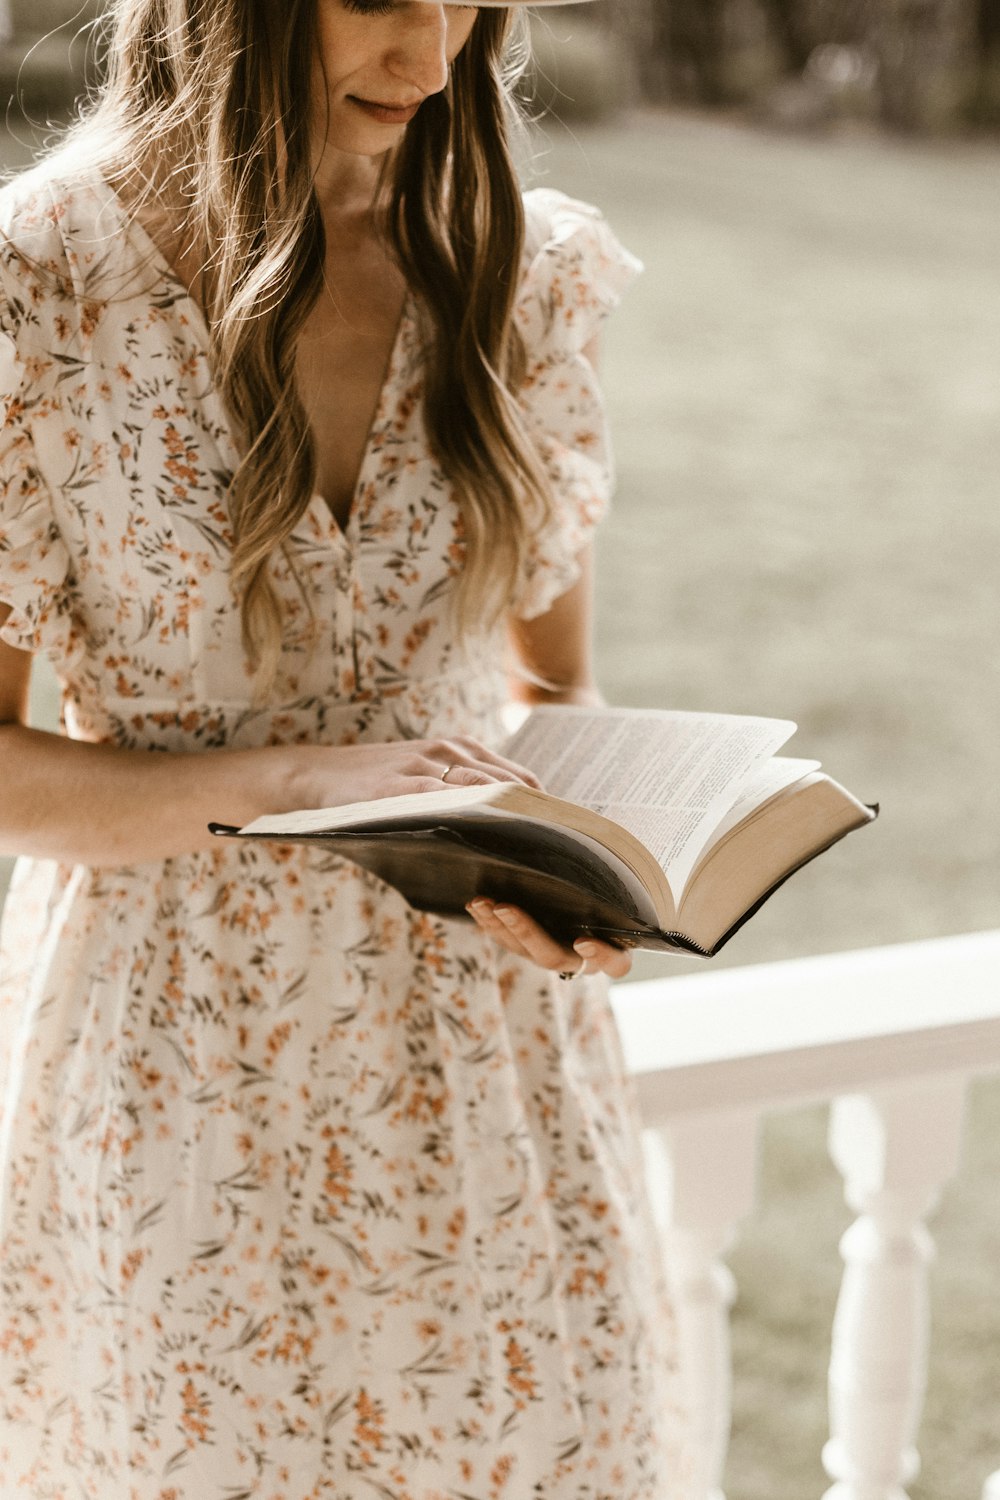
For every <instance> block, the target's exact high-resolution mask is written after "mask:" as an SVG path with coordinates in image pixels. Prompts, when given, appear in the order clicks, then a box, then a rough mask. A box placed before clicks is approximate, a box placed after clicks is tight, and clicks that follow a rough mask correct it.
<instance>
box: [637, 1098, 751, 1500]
mask: <svg viewBox="0 0 1000 1500" xmlns="http://www.w3.org/2000/svg"><path fill="white" fill-rule="evenodd" d="M756 1124H757V1122H756V1116H755V1115H753V1114H745V1113H741V1114H739V1115H725V1116H719V1115H714V1116H710V1117H697V1116H696V1117H690V1118H686V1119H683V1120H678V1121H675V1122H674V1123H672V1124H671V1125H669V1126H667V1127H663V1128H660V1129H649V1130H645V1131H644V1132H643V1148H644V1151H645V1156H646V1169H647V1173H648V1176H649V1182H650V1188H651V1193H652V1198H653V1203H654V1208H655V1212H656V1216H657V1219H658V1221H659V1224H660V1228H661V1231H662V1234H663V1239H664V1246H665V1251H666V1260H667V1269H668V1274H669V1277H670V1282H671V1286H672V1289H673V1294H674V1300H675V1304H676V1308H677V1329H678V1337H679V1341H680V1359H681V1368H682V1370H683V1375H684V1382H685V1394H686V1399H687V1405H688V1412H689V1416H690V1424H691V1464H692V1472H693V1474H694V1476H695V1477H694V1483H693V1487H692V1490H691V1494H692V1495H693V1496H694V1497H696V1500H725V1497H724V1495H723V1492H722V1475H723V1470H724V1469H725V1464H726V1452H727V1449H728V1447H729V1430H730V1425H731V1420H732V1352H731V1347H730V1337H729V1309H730V1307H731V1306H732V1303H733V1298H734V1296H735V1290H736V1289H735V1282H734V1281H733V1276H732V1272H731V1271H730V1269H729V1267H728V1266H727V1265H726V1264H725V1263H724V1261H723V1260H722V1256H723V1255H724V1254H725V1252H726V1250H727V1249H728V1248H729V1246H730V1245H731V1243H732V1241H733V1238H734V1236H735V1230H736V1226H737V1224H738V1222H739V1220H740V1219H742V1218H743V1217H744V1215H746V1214H747V1213H749V1212H750V1210H751V1208H752V1207H753V1201H754V1185H755V1168H756Z"/></svg>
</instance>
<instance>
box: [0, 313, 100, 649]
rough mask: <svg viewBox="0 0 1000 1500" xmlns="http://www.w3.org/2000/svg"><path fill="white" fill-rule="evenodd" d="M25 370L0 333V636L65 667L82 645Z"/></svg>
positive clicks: (12, 346)
mask: <svg viewBox="0 0 1000 1500" xmlns="http://www.w3.org/2000/svg"><path fill="white" fill-rule="evenodd" d="M37 399H38V398H37V396H36V394H35V393H34V392H33V390H32V381H31V377H30V374H29V371H28V369H27V368H26V366H25V364H24V363H23V362H22V360H21V359H20V358H19V356H18V352H17V346H16V344H15V343H14V340H13V339H12V338H11V336H10V335H9V334H8V333H6V332H4V331H2V330H0V604H6V605H9V606H11V613H10V614H9V615H8V617H7V619H6V620H5V621H4V623H3V625H2V626H0V640H3V641H5V642H6V643H7V645H9V646H16V647H17V648H18V649H19V650H21V651H31V652H43V653H44V654H45V655H46V656H48V657H49V658H50V659H51V660H52V662H53V663H54V665H56V666H57V667H59V668H61V669H64V668H65V667H66V666H67V665H68V664H69V662H70V661H71V659H74V658H75V657H76V656H77V655H78V653H79V651H80V648H81V641H80V639H79V636H78V633H77V631H76V629H75V628H74V623H73V614H72V599H71V595H70V591H69V589H68V588H67V575H68V573H69V570H70V559H69V554H68V552H67V549H66V546H65V544H64V542H63V539H62V536H61V534H60V531H59V527H58V525H57V523H56V519H55V515H54V512H53V507H52V497H51V494H50V491H49V489H48V486H47V485H46V482H45V479H44V478H43V476H42V473H41V470H40V468H39V466H38V462H37V458H36V455H35V445H34V441H33V438H32V435H31V412H32V408H33V406H34V405H35V404H36V402H37Z"/></svg>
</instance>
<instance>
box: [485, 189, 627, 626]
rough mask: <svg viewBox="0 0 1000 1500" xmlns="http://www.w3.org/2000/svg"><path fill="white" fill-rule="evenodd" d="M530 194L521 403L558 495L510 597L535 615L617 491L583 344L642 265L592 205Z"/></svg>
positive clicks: (573, 573) (521, 610)
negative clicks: (517, 592) (516, 592)
mask: <svg viewBox="0 0 1000 1500" xmlns="http://www.w3.org/2000/svg"><path fill="white" fill-rule="evenodd" d="M524 201H525V214H526V220H527V226H526V227H527V233H526V241H527V265H526V270H525V274H524V279H523V281H522V285H521V292H520V296H519V299H518V305H517V314H516V316H517V319H518V324H519V327H520V330H521V333H522V335H523V337H524V340H525V346H526V350H527V356H528V358H527V372H526V379H525V385H524V389H523V396H522V407H523V410H524V414H525V418H526V421H527V424H528V427H529V430H530V432H531V436H532V437H533V439H534V441H535V444H536V447H537V449H538V451H539V453H540V455H541V457H542V461H543V463H544V465H545V469H546V472H547V473H548V476H549V480H550V483H551V487H552V494H553V501H554V508H553V515H552V517H551V521H550V524H549V525H548V526H547V527H546V528H545V529H544V531H542V532H540V533H539V534H538V535H537V536H536V537H535V538H534V539H533V542H532V544H531V546H530V547H529V550H528V555H527V557H526V559H525V574H524V583H523V586H522V589H521V592H520V595H519V597H518V599H517V600H516V602H515V605H514V613H515V614H516V615H517V616H519V617H520V618H521V619H525V620H529V619H533V618H534V617H535V616H536V615H540V614H544V612H545V611H546V610H547V609H549V608H551V606H552V604H553V603H554V601H555V600H556V599H557V598H558V597H559V596H560V594H563V593H565V592H566V591H567V590H568V589H569V588H571V587H572V586H573V584H574V583H575V582H576V581H577V579H578V578H579V576H580V564H579V560H578V559H579V556H580V554H581V552H582V551H583V550H584V548H585V547H586V545H587V543H588V542H589V540H590V539H591V535H592V533H593V531H594V528H595V527H596V525H597V523H598V522H599V521H600V519H601V518H602V516H603V515H604V513H605V511H606V509H607V507H608V503H609V501H610V498H611V492H612V488H613V485H614V462H613V456H612V451H611V441H610V437H609V434H608V427H607V419H606V416H605V412H604V402H603V399H602V396H601V390H600V385H599V383H598V379H597V376H596V374H595V372H594V369H593V367H592V365H591V364H590V362H589V361H588V360H587V358H586V356H585V354H584V350H585V349H586V348H587V346H588V345H589V344H590V343H591V341H592V339H593V338H594V336H595V334H596V333H597V332H598V330H599V328H600V326H601V324H602V323H603V321H604V319H605V318H606V317H607V315H608V313H609V312H610V311H611V310H612V308H614V307H615V306H617V304H618V302H619V300H620V298H621V295H622V293H623V291H624V290H625V288H626V286H627V285H628V284H629V282H630V281H631V280H632V279H633V278H634V277H635V276H636V275H638V273H639V272H640V271H641V270H642V266H641V263H640V262H639V261H638V260H636V258H635V256H633V255H630V254H629V252H628V251H627V250H625V249H624V247H623V246H622V245H621V244H620V243H619V241H618V240H617V239H616V237H615V235H614V234H613V233H612V231H611V229H610V228H609V226H608V224H607V222H606V220H605V219H604V217H603V216H602V215H601V214H600V213H599V211H598V210H597V209H596V208H592V207H591V206H590V205H589V204H586V203H580V202H578V201H576V200H575V199H573V198H568V197H566V195H565V194H564V193H558V192H554V191H553V190H551V189H547V188H544V189H536V190H535V191H534V192H530V193H526V194H525V200H524Z"/></svg>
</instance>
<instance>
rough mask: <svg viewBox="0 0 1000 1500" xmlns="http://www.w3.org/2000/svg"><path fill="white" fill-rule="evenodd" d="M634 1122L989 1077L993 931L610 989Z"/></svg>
mask: <svg viewBox="0 0 1000 1500" xmlns="http://www.w3.org/2000/svg"><path fill="white" fill-rule="evenodd" d="M613 1002H614V1007H615V1014H616V1016H617V1020H618V1025H619V1030H620V1032H621V1037H622V1045H623V1048H624V1052H625V1059H626V1063H627V1065H628V1068H629V1071H630V1072H631V1073H632V1074H633V1076H634V1078H635V1082H636V1087H637V1089H638V1092H639V1100H640V1105H641V1108H642V1113H643V1117H644V1119H645V1120H646V1122H647V1123H655V1122H656V1121H657V1120H663V1121H665V1120H668V1119H669V1118H671V1117H673V1116H675V1115H682V1114H690V1113H700V1112H709V1111H710V1112H716V1111H719V1110H725V1109H730V1110H740V1109H753V1108H760V1107H772V1108H773V1107H776V1106H779V1105H790V1104H793V1103H799V1102H805V1101H807V1100H812V1099H824V1098H831V1097H833V1096H835V1095H837V1094H841V1093H851V1092H856V1091H858V1090H860V1089H868V1088H876V1087H880V1086H893V1085H896V1086H899V1085H902V1084H905V1083H906V1082H907V1081H908V1080H914V1079H917V1078H922V1077H928V1076H933V1075H934V1074H939V1073H948V1072H956V1073H968V1074H972V1073H981V1072H993V1071H997V1072H1000V929H997V930H995V931H991V932H974V933H964V934H961V935H960V936H957V937H947V938H934V939H929V940H927V941H924V942H915V943H900V944H896V945H893V946H889V947H880V948H862V949H856V950H853V951H851V952H846V953H831V954H822V955H819V956H816V957H810V958H802V959H790V960H786V961H784V962H781V963H771V964H756V965H752V966H749V967H747V968H736V969H717V970H710V971H706V972H705V973H704V974H686V975H682V976H679V977H678V978H676V979H670V978H664V979H652V980H641V981H639V982H637V983H635V984H626V985H619V986H618V987H617V988H616V989H615V990H614V992H613Z"/></svg>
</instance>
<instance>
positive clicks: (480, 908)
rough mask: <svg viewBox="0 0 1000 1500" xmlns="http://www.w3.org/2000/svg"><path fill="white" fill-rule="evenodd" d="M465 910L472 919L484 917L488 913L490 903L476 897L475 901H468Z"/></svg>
mask: <svg viewBox="0 0 1000 1500" xmlns="http://www.w3.org/2000/svg"><path fill="white" fill-rule="evenodd" d="M465 909H466V911H467V912H471V914H472V915H473V916H474V917H485V916H486V915H487V914H488V913H489V910H490V903H489V902H488V901H483V900H482V899H481V898H480V897H478V896H477V897H476V899H475V901H470V902H469V903H468V905H467V906H466V908H465Z"/></svg>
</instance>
